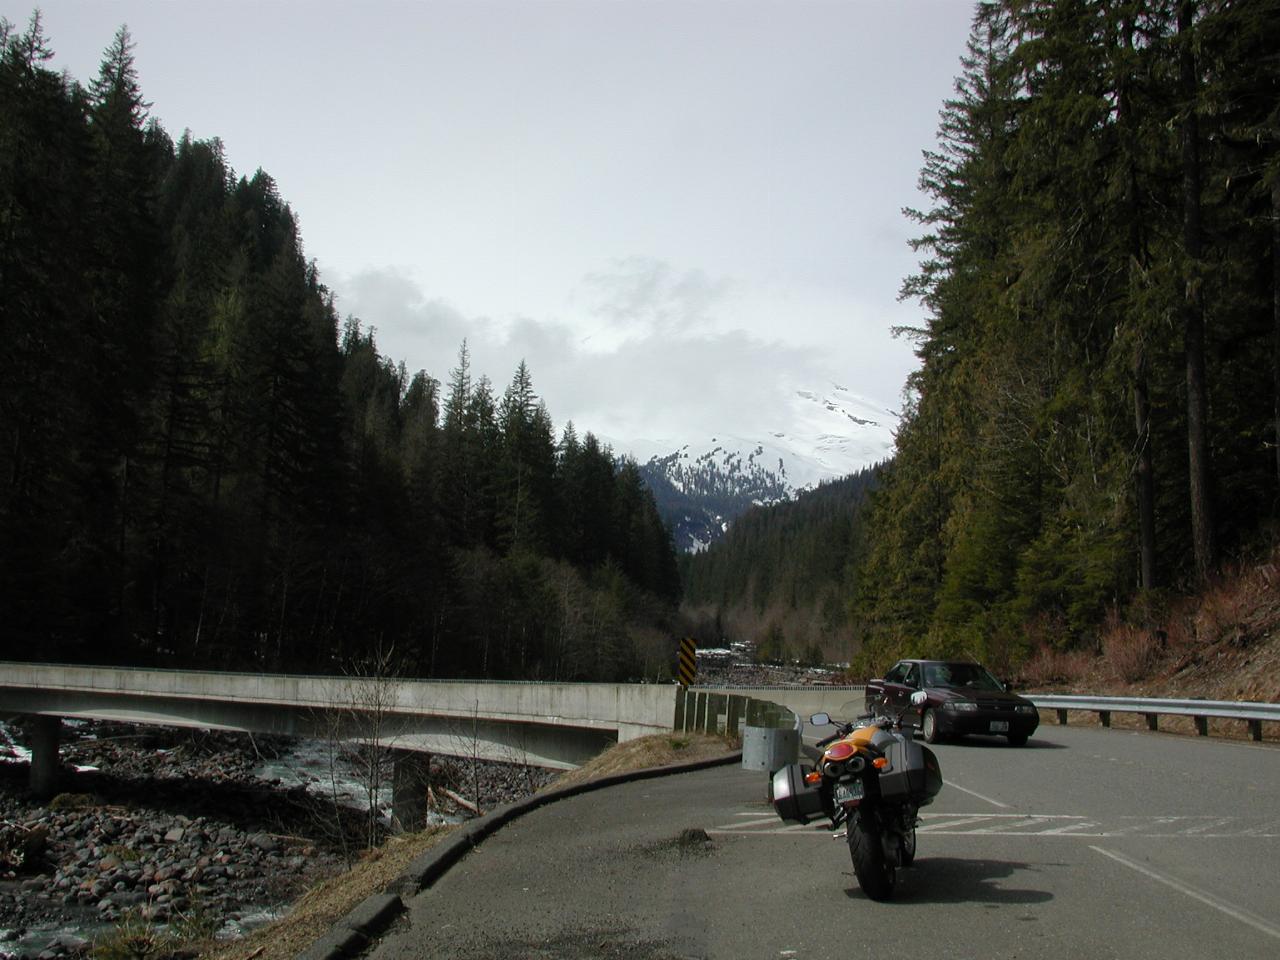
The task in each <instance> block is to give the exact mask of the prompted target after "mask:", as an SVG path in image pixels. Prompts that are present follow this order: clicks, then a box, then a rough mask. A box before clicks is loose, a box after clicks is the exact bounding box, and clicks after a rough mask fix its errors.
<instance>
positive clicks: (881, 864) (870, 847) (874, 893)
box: [849, 817, 897, 900]
mask: <svg viewBox="0 0 1280 960" xmlns="http://www.w3.org/2000/svg"><path fill="white" fill-rule="evenodd" d="M849 855H850V856H851V857H852V858H853V875H854V876H855V877H857V878H858V886H860V887H861V888H862V892H863V893H865V894H866V895H867V896H868V897H870V898H871V899H872V900H888V899H889V898H890V897H892V896H893V888H894V887H895V886H896V884H897V872H896V870H895V869H894V865H893V864H892V863H890V862H889V860H888V858H886V857H885V855H884V842H883V840H882V839H881V836H880V828H879V827H878V826H874V825H869V824H868V823H867V821H865V820H863V819H862V818H861V817H859V818H858V819H857V820H856V821H854V822H852V823H850V824H849Z"/></svg>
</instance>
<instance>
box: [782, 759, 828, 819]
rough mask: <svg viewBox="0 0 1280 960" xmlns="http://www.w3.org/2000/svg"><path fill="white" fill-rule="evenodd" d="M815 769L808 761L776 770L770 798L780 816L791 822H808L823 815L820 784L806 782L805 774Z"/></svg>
mask: <svg viewBox="0 0 1280 960" xmlns="http://www.w3.org/2000/svg"><path fill="white" fill-rule="evenodd" d="M811 770H813V767H812V766H811V765H810V764H807V763H792V764H788V765H787V766H785V767H783V768H782V769H781V770H778V771H775V773H774V774H773V780H772V781H771V782H770V799H771V800H773V809H774V810H775V811H777V813H778V816H780V817H781V818H782V819H783V820H786V821H787V822H789V823H808V822H809V821H810V819H812V818H814V817H820V816H822V797H821V796H820V795H819V793H818V785H817V784H816V783H815V784H812V785H810V784H807V783H805V782H804V775H805V774H806V773H809V772H810V771H811Z"/></svg>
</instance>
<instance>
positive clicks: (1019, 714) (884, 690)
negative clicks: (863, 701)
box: [867, 660, 1040, 747]
mask: <svg viewBox="0 0 1280 960" xmlns="http://www.w3.org/2000/svg"><path fill="white" fill-rule="evenodd" d="M917 690H923V691H924V692H925V696H926V698H927V699H926V700H925V702H924V703H922V704H920V705H919V706H916V705H913V704H912V703H911V695H912V694H913V693H915V692H916V691H917ZM867 710H868V711H873V712H876V713H887V714H889V715H891V716H898V715H899V714H901V715H903V719H904V721H906V722H909V723H913V724H914V725H915V726H916V727H918V728H919V729H920V735H921V736H922V737H924V739H925V740H926V741H927V742H928V743H937V742H938V741H939V740H941V739H942V738H943V737H948V736H963V735H964V734H966V733H985V734H994V735H996V736H1004V737H1008V738H1009V742H1010V743H1011V744H1013V745H1014V746H1015V747H1020V746H1022V745H1023V744H1024V743H1026V742H1027V738H1028V737H1030V736H1031V734H1033V733H1035V729H1036V727H1037V725H1039V723H1040V714H1039V712H1038V711H1037V710H1036V708H1035V705H1034V704H1033V703H1032V702H1031V701H1030V700H1027V699H1026V698H1025V697H1020V696H1018V695H1017V694H1016V693H1010V692H1009V691H1008V690H1006V689H1005V687H1004V685H1003V684H1002V683H1000V681H999V680H997V679H996V678H995V677H993V676H992V675H991V673H990V672H989V671H988V670H987V668H986V667H984V666H982V665H981V664H977V663H973V662H971V661H967V660H899V661H898V662H897V663H895V664H894V665H893V669H892V670H890V671H889V672H888V673H886V674H885V675H884V679H883V680H868V681H867Z"/></svg>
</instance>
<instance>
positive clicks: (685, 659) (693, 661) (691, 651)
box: [676, 637, 698, 687]
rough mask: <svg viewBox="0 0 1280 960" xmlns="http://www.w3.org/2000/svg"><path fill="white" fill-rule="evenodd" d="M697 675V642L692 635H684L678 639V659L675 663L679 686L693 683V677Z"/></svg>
mask: <svg viewBox="0 0 1280 960" xmlns="http://www.w3.org/2000/svg"><path fill="white" fill-rule="evenodd" d="M697 675H698V644H697V643H696V642H695V641H694V639H693V638H692V637H685V638H684V639H683V640H681V641H680V661H679V663H678V664H677V665H676V676H677V677H678V678H679V680H680V686H682V687H687V686H690V685H692V684H693V678H694V677H696V676H697Z"/></svg>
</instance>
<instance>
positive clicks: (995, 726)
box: [991, 720, 1009, 733]
mask: <svg viewBox="0 0 1280 960" xmlns="http://www.w3.org/2000/svg"><path fill="white" fill-rule="evenodd" d="M991 732H992V733H1008V732H1009V721H1008V720H992V721H991Z"/></svg>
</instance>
